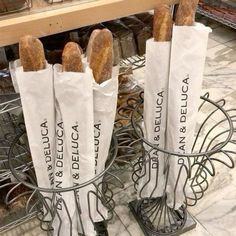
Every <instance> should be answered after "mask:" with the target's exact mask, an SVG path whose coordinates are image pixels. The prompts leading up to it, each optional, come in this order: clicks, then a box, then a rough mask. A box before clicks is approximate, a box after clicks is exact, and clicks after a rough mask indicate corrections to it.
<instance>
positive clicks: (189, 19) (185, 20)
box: [175, 0, 199, 26]
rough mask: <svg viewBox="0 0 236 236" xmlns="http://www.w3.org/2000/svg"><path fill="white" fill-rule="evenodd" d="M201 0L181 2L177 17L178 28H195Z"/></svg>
mask: <svg viewBox="0 0 236 236" xmlns="http://www.w3.org/2000/svg"><path fill="white" fill-rule="evenodd" d="M198 2H199V0H180V1H179V5H178V8H177V12H176V16H175V24H176V25H178V26H193V24H194V22H195V14H196V10H197V6H198Z"/></svg>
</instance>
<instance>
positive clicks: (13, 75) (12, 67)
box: [9, 60, 21, 93]
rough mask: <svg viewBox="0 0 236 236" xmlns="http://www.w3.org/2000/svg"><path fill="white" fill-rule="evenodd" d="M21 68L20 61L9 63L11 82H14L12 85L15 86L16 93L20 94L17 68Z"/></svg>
mask: <svg viewBox="0 0 236 236" xmlns="http://www.w3.org/2000/svg"><path fill="white" fill-rule="evenodd" d="M20 66H21V63H20V60H15V61H11V62H10V63H9V70H10V74H11V80H12V84H13V87H14V90H15V92H16V93H19V92H20V91H19V86H18V83H17V80H16V68H17V67H20Z"/></svg>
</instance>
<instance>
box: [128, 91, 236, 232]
mask: <svg viewBox="0 0 236 236" xmlns="http://www.w3.org/2000/svg"><path fill="white" fill-rule="evenodd" d="M142 96H143V94H141V97H142ZM201 100H202V104H201V105H200V107H199V120H198V124H197V130H196V132H195V139H194V142H193V146H192V151H191V153H189V154H180V153H177V152H173V151H171V150H166V149H164V148H160V147H158V146H156V145H153V144H152V143H150V142H148V141H147V140H146V139H145V137H144V132H143V128H142V127H143V112H142V105H143V100H142V102H141V103H140V104H139V105H138V106H137V107H136V108H135V109H134V111H133V114H132V119H131V121H132V126H133V130H134V132H135V133H136V135H137V139H136V140H133V142H139V143H141V146H142V153H143V155H142V156H141V157H140V158H139V160H138V161H137V162H136V163H135V164H134V168H133V169H134V170H133V175H132V179H133V182H134V187H135V189H136V190H137V194H138V200H135V201H133V202H130V204H129V206H130V209H131V211H132V213H133V214H134V216H135V218H136V220H137V221H138V223H139V225H140V227H141V228H142V230H143V232H144V233H145V235H146V236H154V235H156V236H157V235H158V236H159V235H179V234H181V233H184V232H186V231H188V230H190V229H193V228H194V227H195V226H196V222H195V221H194V219H193V218H192V217H191V216H190V214H189V213H188V211H187V207H188V206H195V205H196V204H197V203H198V201H199V200H200V199H202V198H203V197H204V195H205V193H206V191H207V190H208V188H209V183H210V181H211V178H213V177H214V176H215V175H216V169H217V168H219V166H220V165H224V166H225V167H227V168H234V160H233V157H234V156H235V154H236V151H235V150H236V149H235V145H236V137H235V132H236V129H235V122H236V109H231V110H226V109H225V100H223V99H222V100H219V101H217V102H213V101H212V100H210V99H209V94H206V95H205V96H203V97H201ZM154 152H155V153H156V154H157V153H158V158H160V153H162V154H163V155H164V171H163V172H161V173H162V174H163V176H162V179H159V178H158V172H159V170H160V162H161V160H160V159H158V158H157V157H156V156H155V155H153V153H154ZM170 158H176V160H178V168H177V171H178V172H177V173H176V175H175V182H174V185H173V189H172V191H173V195H172V196H173V199H171V200H172V201H171V203H170V201H169V200H168V194H169V189H168V179H169V178H170V176H171V174H170V171H171V164H170V163H171V161H170ZM153 163H155V171H156V172H155V173H156V176H155V177H154V178H153V177H151V170H152V168H153V166H152V164H153ZM172 170H173V169H172ZM145 176H146V177H147V176H148V178H146V179H145V178H144V177H145ZM181 176H186V178H185V179H184V181H183V178H182V177H181ZM181 178H182V179H181ZM143 179H145V181H146V182H144V183H142V185H141V187H140V182H141V181H142V180H143ZM151 181H152V184H153V185H152V186H154V187H153V190H150V189H149V195H148V196H146V195H145V194H144V191H145V187H147V186H150V182H151ZM181 181H182V183H181ZM160 186H161V188H160V189H162V194H161V195H160V196H155V194H154V191H155V189H156V188H158V187H160ZM179 186H180V187H181V191H182V194H183V196H184V202H183V204H182V205H181V206H180V207H178V208H176V202H177V195H178V191H179V189H178V188H179Z"/></svg>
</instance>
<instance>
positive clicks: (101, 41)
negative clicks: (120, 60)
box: [89, 29, 113, 84]
mask: <svg viewBox="0 0 236 236" xmlns="http://www.w3.org/2000/svg"><path fill="white" fill-rule="evenodd" d="M89 65H90V68H91V69H92V71H93V76H94V79H95V81H96V82H97V83H98V84H101V83H102V82H104V81H106V80H109V79H110V78H111V77H112V66H113V37H112V33H111V32H110V31H109V30H108V29H103V30H101V31H100V32H99V33H98V34H96V37H95V38H94V39H93V41H92V45H91V53H90V61H89Z"/></svg>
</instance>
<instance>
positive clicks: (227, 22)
mask: <svg viewBox="0 0 236 236" xmlns="http://www.w3.org/2000/svg"><path fill="white" fill-rule="evenodd" d="M197 13H199V14H201V15H203V16H206V17H208V18H210V19H213V20H215V21H218V22H219V23H221V24H224V25H226V26H229V27H231V28H233V29H236V23H235V22H232V21H230V20H227V19H225V18H223V17H220V16H217V15H215V14H213V13H210V12H208V11H206V10H204V9H202V8H201V7H198V9H197Z"/></svg>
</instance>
